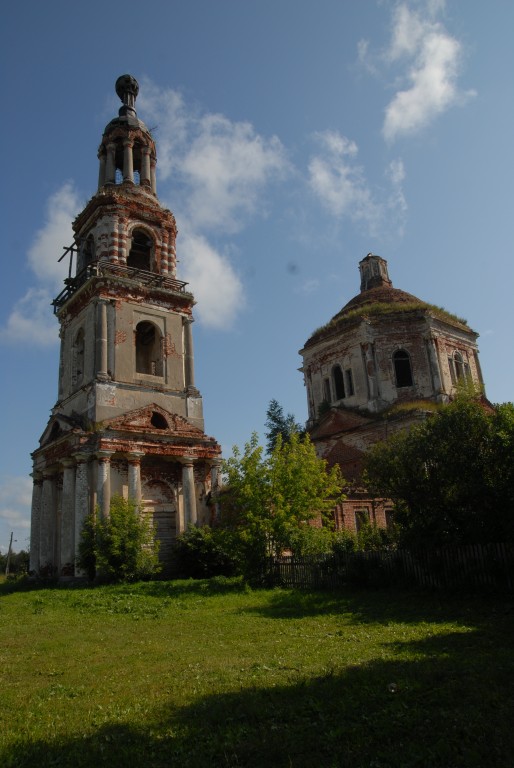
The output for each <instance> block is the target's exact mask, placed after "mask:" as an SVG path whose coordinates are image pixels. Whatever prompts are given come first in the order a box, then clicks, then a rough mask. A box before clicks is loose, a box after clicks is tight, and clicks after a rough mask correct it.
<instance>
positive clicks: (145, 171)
mask: <svg viewBox="0 0 514 768" xmlns="http://www.w3.org/2000/svg"><path fill="white" fill-rule="evenodd" d="M150 152H151V149H150V147H142V148H141V185H142V186H143V187H151V186H152V180H151V170H150Z"/></svg>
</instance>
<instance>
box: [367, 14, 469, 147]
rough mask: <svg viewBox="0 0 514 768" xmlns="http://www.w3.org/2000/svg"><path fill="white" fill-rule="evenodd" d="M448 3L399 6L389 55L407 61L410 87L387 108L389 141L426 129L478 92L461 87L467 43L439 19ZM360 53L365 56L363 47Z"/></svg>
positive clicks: (389, 58) (392, 59)
mask: <svg viewBox="0 0 514 768" xmlns="http://www.w3.org/2000/svg"><path fill="white" fill-rule="evenodd" d="M443 8H444V3H442V2H441V0H432V2H429V3H427V5H426V6H425V10H424V12H423V11H414V10H411V9H410V8H409V6H408V5H407V4H406V3H400V4H398V5H397V6H396V8H395V10H394V14H393V28H392V35H391V41H390V44H389V47H388V49H387V50H386V52H385V54H384V59H385V60H386V61H387V62H389V63H390V64H393V63H395V62H398V61H403V60H405V61H406V62H407V63H408V72H407V73H406V75H405V77H404V79H405V80H406V87H405V88H402V89H400V90H397V92H396V94H395V95H394V97H393V98H392V100H391V101H390V102H389V104H388V106H387V107H386V110H385V118H384V124H383V127H382V133H383V136H384V138H385V139H386V141H388V142H392V141H394V140H395V139H396V138H398V137H399V136H402V135H411V134H414V133H416V132H418V131H420V130H422V129H423V128H425V127H426V126H427V125H428V124H429V123H431V122H432V121H433V120H434V118H435V117H437V116H438V115H439V114H441V113H442V112H444V111H445V110H447V109H449V108H450V107H452V106H454V105H455V104H459V103H462V102H463V101H464V100H465V98H466V97H467V96H470V95H472V93H473V92H471V91H470V92H468V93H466V94H465V93H463V92H461V91H460V89H459V88H458V85H457V77H458V74H459V70H460V62H461V58H462V46H461V44H460V42H459V41H458V40H457V39H456V38H454V37H452V36H451V35H450V34H449V33H448V32H447V31H446V30H445V28H444V27H443V25H442V24H441V23H440V22H438V21H436V20H435V16H436V14H437V13H439V12H440V11H441V10H442V9H443ZM359 55H360V57H361V58H362V49H359Z"/></svg>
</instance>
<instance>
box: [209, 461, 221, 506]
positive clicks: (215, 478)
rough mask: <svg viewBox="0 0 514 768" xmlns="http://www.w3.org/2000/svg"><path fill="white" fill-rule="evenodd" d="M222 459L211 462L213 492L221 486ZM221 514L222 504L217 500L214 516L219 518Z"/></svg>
mask: <svg viewBox="0 0 514 768" xmlns="http://www.w3.org/2000/svg"><path fill="white" fill-rule="evenodd" d="M220 469H221V459H214V460H213V461H212V462H211V494H216V491H217V490H218V489H219V486H220ZM219 516H220V505H219V503H218V502H217V501H216V502H215V504H214V517H215V519H216V520H217V519H218V518H219Z"/></svg>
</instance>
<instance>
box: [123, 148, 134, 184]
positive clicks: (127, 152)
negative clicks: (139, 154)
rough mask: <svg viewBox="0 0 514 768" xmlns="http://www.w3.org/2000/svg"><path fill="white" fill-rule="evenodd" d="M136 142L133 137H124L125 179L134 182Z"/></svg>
mask: <svg viewBox="0 0 514 768" xmlns="http://www.w3.org/2000/svg"><path fill="white" fill-rule="evenodd" d="M133 147H134V142H133V141H132V139H130V138H129V139H124V141H123V181H131V182H134V158H133V152H132V150H133Z"/></svg>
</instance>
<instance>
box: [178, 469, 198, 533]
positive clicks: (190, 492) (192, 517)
mask: <svg viewBox="0 0 514 768" xmlns="http://www.w3.org/2000/svg"><path fill="white" fill-rule="evenodd" d="M182 493H183V496H184V525H185V527H186V528H187V527H188V525H196V522H197V513H196V493H195V473H194V462H193V459H192V458H187V457H184V458H183V460H182Z"/></svg>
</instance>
